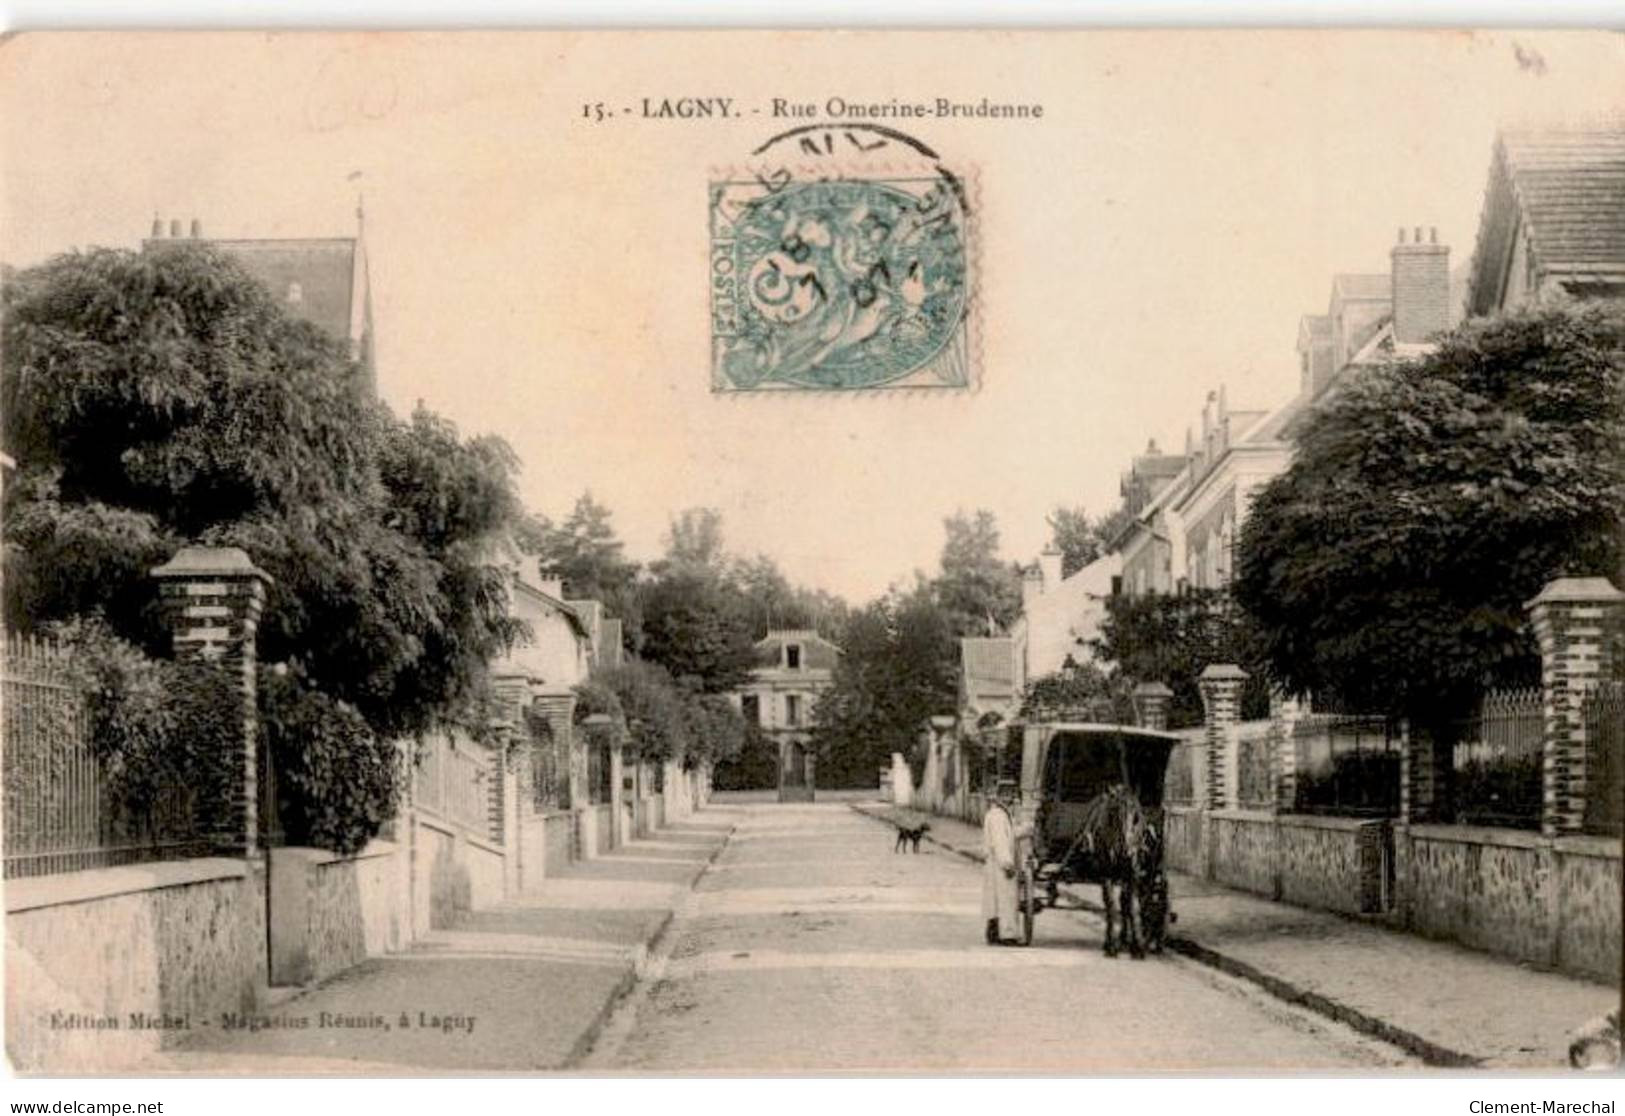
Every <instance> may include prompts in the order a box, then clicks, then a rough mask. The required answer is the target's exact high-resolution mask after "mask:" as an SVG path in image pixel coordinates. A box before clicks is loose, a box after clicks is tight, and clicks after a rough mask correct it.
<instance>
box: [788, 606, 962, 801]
mask: <svg viewBox="0 0 1625 1116" xmlns="http://www.w3.org/2000/svg"><path fill="white" fill-rule="evenodd" d="M957 646H958V643H957V640H956V638H955V635H954V632H953V628H952V625H951V623H950V620H949V617H948V616H947V614H946V613H944V612H943V610H942V609H941V608H940V607H939V606H938V605H937V604H936V602H935V601H934V599H933V594H932V592H931V587H930V585H929V584H928V583H921V584H920V585H917V586H916V587H915V588H914V590H913V591H911V592H908V593H896V592H894V593H892V594H891V595H889V596H888V597H886V598H884V599H882V600H879V601H876V602H874V603H873V604H871V605H869V606H868V607H866V608H864V609H861V610H859V611H858V612H856V613H855V614H854V615H853V616H852V618H851V620H850V621H849V622H848V624H847V626H846V633H845V639H844V641H843V644H842V654H841V658H840V662H839V663H838V665H837V666H836V669H835V679H834V685H833V687H832V688H831V689H830V690H829V691H828V692H826V693H825V694H824V696H823V697H822V698H820V699H819V702H818V705H817V707H816V709H815V711H814V725H815V728H814V741H815V743H816V744H817V746H818V749H819V755H820V768H819V771H820V775H819V778H820V779H821V780H823V781H828V782H830V783H832V784H835V785H841V784H847V785H854V786H872V785H873V784H874V779H875V772H876V771H877V770H878V769H879V767H880V766H881V765H883V764H885V763H887V762H888V761H889V759H890V757H891V754H892V753H893V752H901V753H903V754H904V755H908V754H910V753H911V752H912V751H913V749H914V745H915V743H916V742H917V740H918V738H919V733H920V728H921V726H922V725H924V724H925V722H926V719H927V718H929V717H932V716H934V715H936V714H939V713H952V712H953V711H954V708H955V704H956V678H955V674H954V664H955V661H956V651H957Z"/></svg>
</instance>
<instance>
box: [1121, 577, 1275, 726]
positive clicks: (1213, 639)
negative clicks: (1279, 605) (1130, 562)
mask: <svg viewBox="0 0 1625 1116" xmlns="http://www.w3.org/2000/svg"><path fill="white" fill-rule="evenodd" d="M1244 625H1245V619H1244V618H1243V617H1242V615H1241V614H1240V612H1239V610H1238V609H1237V608H1236V607H1235V603H1234V601H1233V600H1232V599H1231V597H1230V594H1229V593H1227V592H1225V591H1224V590H1219V589H1195V590H1190V591H1187V592H1184V593H1179V594H1176V595H1168V594H1150V595H1147V596H1138V597H1129V596H1117V597H1109V598H1107V601H1106V617H1105V619H1104V620H1103V621H1101V625H1100V636H1099V637H1098V638H1097V639H1096V640H1095V641H1094V644H1093V646H1094V649H1095V652H1096V653H1097V654H1098V655H1099V656H1100V658H1101V659H1102V660H1103V661H1105V662H1107V663H1110V664H1112V665H1113V666H1114V667H1115V668H1116V674H1117V675H1118V676H1120V677H1122V678H1123V679H1125V680H1128V681H1133V682H1161V683H1163V684H1164V685H1166V686H1167V687H1168V688H1169V689H1171V690H1172V691H1173V697H1172V698H1170V699H1169V704H1168V724H1169V726H1170V727H1172V728H1183V727H1186V726H1188V725H1197V724H1201V723H1202V717H1203V713H1204V710H1203V706H1202V691H1201V687H1200V685H1199V684H1198V682H1197V679H1198V677H1199V676H1200V675H1201V673H1202V671H1203V670H1205V669H1206V668H1207V667H1209V666H1211V665H1213V664H1215V663H1236V664H1238V665H1240V666H1242V667H1244V668H1246V669H1247V670H1248V680H1247V683H1246V685H1245V687H1244V688H1243V690H1242V701H1241V715H1242V717H1243V718H1244V719H1247V720H1252V719H1254V718H1258V717H1263V716H1265V715H1266V714H1267V713H1268V709H1269V687H1268V682H1267V679H1266V678H1265V677H1264V674H1263V672H1262V671H1261V670H1259V669H1258V667H1257V664H1256V663H1255V662H1254V661H1253V660H1252V659H1251V658H1250V657H1249V649H1250V643H1249V641H1248V638H1247V636H1246V630H1245V627H1244Z"/></svg>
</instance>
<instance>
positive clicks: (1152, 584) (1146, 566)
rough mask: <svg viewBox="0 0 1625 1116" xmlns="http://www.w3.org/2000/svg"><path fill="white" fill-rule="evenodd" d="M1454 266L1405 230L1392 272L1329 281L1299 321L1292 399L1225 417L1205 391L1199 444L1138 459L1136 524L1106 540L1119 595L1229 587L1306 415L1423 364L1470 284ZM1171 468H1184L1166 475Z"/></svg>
mask: <svg viewBox="0 0 1625 1116" xmlns="http://www.w3.org/2000/svg"><path fill="white" fill-rule="evenodd" d="M1449 261H1450V249H1449V247H1448V246H1446V245H1442V244H1439V243H1438V237H1437V234H1436V233H1434V232H1433V230H1423V229H1421V228H1417V229H1415V230H1414V231H1412V230H1406V229H1401V230H1400V232H1399V237H1398V241H1397V243H1396V244H1395V245H1394V246H1393V247H1392V248H1391V249H1390V251H1389V272H1388V274H1386V275H1382V274H1377V273H1352V272H1351V273H1345V274H1339V275H1336V276H1333V278H1332V286H1331V292H1330V295H1329V296H1328V298H1327V305H1326V311H1325V313H1321V314H1306V315H1304V316H1303V317H1302V318H1300V319H1299V322H1298V335H1297V346H1296V347H1297V354H1298V367H1299V389H1298V392H1297V394H1296V395H1295V396H1294V397H1293V398H1292V399H1290V400H1288V401H1287V402H1286V403H1285V404H1284V405H1282V406H1280V407H1278V408H1276V409H1275V410H1274V411H1270V412H1264V411H1241V410H1232V409H1231V408H1230V406H1229V401H1228V398H1227V393H1226V391H1225V389H1224V388H1223V387H1220V388H1219V389H1217V390H1216V391H1211V392H1209V393H1208V397H1207V402H1206V404H1205V405H1204V406H1203V409H1202V424H1201V435H1200V437H1199V438H1198V437H1196V436H1194V435H1193V434H1190V433H1188V434H1187V435H1186V446H1185V453H1184V455H1182V457H1179V458H1165V459H1163V460H1161V461H1158V460H1157V459H1155V458H1152V457H1151V455H1150V453H1149V451H1148V453H1147V454H1146V455H1143V456H1141V457H1137V458H1135V461H1134V464H1133V465H1132V466H1131V468H1130V470H1129V471H1128V472H1127V473H1125V474H1124V480H1123V485H1122V489H1123V493H1124V500H1125V503H1126V504H1127V506H1129V507H1130V508H1131V509H1132V510H1134V511H1135V512H1136V515H1135V518H1134V520H1133V521H1132V522H1131V523H1130V524H1129V525H1128V526H1127V527H1126V528H1125V529H1124V530H1123V532H1122V534H1121V535H1120V536H1119V537H1118V539H1117V540H1115V542H1114V543H1113V550H1114V552H1115V553H1116V554H1118V555H1119V556H1120V558H1121V561H1122V574H1121V582H1120V585H1121V590H1122V592H1124V593H1127V594H1130V595H1133V596H1143V595H1145V594H1147V593H1170V592H1179V591H1181V590H1183V589H1185V588H1191V589H1222V588H1224V587H1225V586H1227V585H1229V584H1230V581H1231V579H1232V578H1233V577H1234V576H1235V548H1236V540H1237V539H1238V538H1239V537H1240V535H1241V528H1242V524H1243V523H1245V522H1246V517H1247V514H1248V511H1249V510H1250V508H1251V506H1252V501H1253V497H1254V496H1255V495H1256V494H1257V492H1258V490H1259V489H1260V488H1262V487H1263V486H1264V485H1265V484H1267V483H1268V482H1269V481H1270V480H1271V478H1273V477H1275V476H1276V475H1278V474H1279V473H1281V472H1282V471H1284V470H1285V469H1286V467H1287V466H1288V465H1289V464H1291V461H1292V449H1293V437H1294V435H1295V433H1296V431H1297V429H1298V427H1299V425H1300V424H1301V423H1302V421H1303V420H1304V418H1305V417H1306V416H1307V415H1308V414H1310V413H1311V411H1312V409H1313V408H1314V407H1317V406H1321V405H1323V404H1324V403H1325V401H1326V400H1328V399H1331V398H1333V397H1334V396H1335V395H1336V393H1337V392H1338V390H1339V388H1340V386H1341V385H1343V384H1346V383H1348V382H1349V380H1350V378H1351V377H1353V376H1355V375H1358V374H1359V371H1360V370H1361V369H1364V368H1370V367H1374V366H1377V365H1380V364H1384V363H1387V362H1390V361H1393V360H1402V359H1406V358H1409V357H1415V356H1419V355H1422V354H1424V353H1426V352H1427V351H1428V350H1429V349H1430V348H1431V344H1432V342H1431V339H1432V338H1433V337H1434V336H1435V335H1436V334H1438V333H1441V332H1443V331H1445V330H1447V329H1450V328H1451V327H1453V326H1454V325H1456V324H1457V322H1459V321H1460V317H1461V309H1462V294H1463V291H1464V289H1465V277H1464V276H1459V275H1458V276H1452V274H1451V272H1450V266H1449ZM1174 461H1178V462H1180V465H1179V468H1178V470H1177V472H1174V473H1173V475H1171V476H1169V475H1168V473H1169V472H1171V471H1172V470H1171V469H1170V465H1171V463H1172V462H1174ZM1153 470H1154V471H1153ZM1153 482H1154V483H1153ZM1131 497H1132V502H1131Z"/></svg>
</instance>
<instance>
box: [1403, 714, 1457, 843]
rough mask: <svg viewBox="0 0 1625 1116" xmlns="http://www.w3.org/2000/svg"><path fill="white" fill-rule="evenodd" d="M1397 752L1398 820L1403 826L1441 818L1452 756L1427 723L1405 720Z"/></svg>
mask: <svg viewBox="0 0 1625 1116" xmlns="http://www.w3.org/2000/svg"><path fill="white" fill-rule="evenodd" d="M1402 736H1403V739H1402V740H1401V742H1400V752H1399V758H1400V763H1399V820H1400V821H1401V822H1403V823H1405V824H1406V825H1410V824H1413V823H1418V824H1419V823H1422V822H1431V821H1439V820H1441V818H1440V815H1441V813H1442V812H1443V809H1442V808H1443V807H1444V806H1445V802H1444V797H1445V788H1446V787H1447V786H1448V785H1449V780H1450V767H1451V764H1452V762H1453V761H1452V759H1451V756H1450V751H1449V749H1447V748H1441V747H1439V744H1438V741H1436V740H1435V739H1434V736H1433V733H1432V731H1430V730H1429V728H1428V727H1427V726H1426V725H1422V724H1412V723H1407V724H1406V725H1405V727H1404V730H1403V734H1402Z"/></svg>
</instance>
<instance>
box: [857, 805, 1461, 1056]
mask: <svg viewBox="0 0 1625 1116" xmlns="http://www.w3.org/2000/svg"><path fill="white" fill-rule="evenodd" d="M850 805H851V807H852V810H853V811H854V812H855V813H859V814H862V815H863V816H864V817H866V818H871V819H873V820H874V821H877V822H881V823H882V824H885V825H892V824H894V823H893V822H892V821H891V819H890V818H887V817H885V816H884V815H882V814H880V813H877V812H875V811H873V810H868V809H864V808H863V807H862V806H860V805H858V804H857V803H851V804H850ZM920 812H922V813H923V811H920ZM925 839H926V840H927V841H929V842H931V844H933V845H936V846H938V847H939V848H942V849H946V850H947V851H949V852H952V853H956V854H957V855H959V856H962V857H964V858H965V859H966V860H969V861H972V862H973V863H976V864H982V863H984V862H985V861H986V859H987V858H986V857H984V856H981V855H979V854H978V853H975V852H972V851H970V850H968V849H962V848H959V847H958V846H956V845H950V844H948V843H947V842H945V841H939V840H936V839H935V838H933V837H932V836H931V834H929V833H927V834H926V835H925ZM1079 901H1080V902H1081V903H1082V905H1083V906H1084V907H1085V908H1086V909H1087V910H1090V911H1093V912H1095V913H1096V914H1098V913H1100V910H1101V908H1100V905H1099V904H1097V903H1092V902H1090V901H1089V900H1087V899H1083V898H1081V897H1079ZM1167 945H1168V949H1170V950H1171V951H1173V952H1174V953H1177V954H1179V955H1180V956H1181V957H1186V958H1189V959H1190V960H1192V961H1195V962H1197V963H1198V964H1201V965H1206V966H1207V967H1208V968H1210V969H1217V970H1218V971H1219V972H1222V973H1225V974H1227V975H1229V976H1233V977H1236V978H1238V979H1240V980H1245V981H1247V982H1248V983H1250V984H1254V985H1257V986H1258V987H1259V988H1261V989H1263V990H1264V991H1265V992H1268V993H1269V994H1270V995H1271V996H1274V997H1275V998H1276V999H1278V1000H1282V1001H1284V1002H1286V1003H1289V1004H1293V1005H1294V1006H1296V1007H1301V1008H1305V1009H1307V1010H1309V1011H1312V1012H1314V1013H1315V1014H1317V1015H1321V1016H1324V1017H1325V1018H1327V1019H1330V1020H1333V1021H1334V1022H1337V1023H1341V1024H1343V1025H1344V1026H1346V1027H1349V1028H1352V1029H1353V1030H1356V1031H1358V1032H1360V1033H1361V1034H1363V1035H1367V1036H1369V1037H1371V1038H1375V1039H1380V1040H1381V1041H1383V1042H1386V1043H1388V1044H1390V1045H1392V1046H1397V1047H1399V1048H1400V1049H1401V1050H1403V1051H1405V1052H1406V1053H1407V1054H1411V1055H1413V1056H1414V1057H1416V1058H1419V1059H1421V1060H1422V1062H1423V1063H1424V1064H1425V1065H1428V1066H1433V1067H1438V1068H1446V1069H1465V1068H1470V1067H1474V1066H1479V1065H1481V1064H1482V1063H1483V1059H1482V1058H1478V1057H1474V1056H1473V1055H1471V1054H1463V1053H1462V1052H1461V1051H1459V1050H1452V1049H1450V1048H1449V1047H1447V1046H1441V1045H1439V1044H1438V1043H1436V1042H1433V1041H1432V1040H1431V1039H1426V1038H1423V1037H1422V1036H1421V1035H1419V1034H1416V1033H1415V1032H1414V1031H1407V1030H1405V1029H1404V1028H1403V1027H1396V1026H1394V1025H1393V1024H1392V1023H1389V1022H1387V1021H1386V1020H1382V1019H1378V1018H1377V1017H1376V1016H1374V1015H1370V1014H1368V1013H1366V1012H1363V1011H1360V1010H1359V1009H1358V1008H1352V1007H1349V1006H1348V1005H1347V1004H1345V1003H1341V1002H1339V1001H1337V1000H1334V999H1332V998H1330V997H1329V996H1323V995H1321V994H1320V993H1318V992H1310V991H1308V990H1306V989H1303V988H1300V987H1298V986H1297V985H1295V984H1293V983H1292V982H1291V981H1288V980H1284V979H1282V978H1281V977H1278V976H1274V975H1272V974H1270V973H1267V972H1265V971H1264V970H1262V969H1260V968H1258V967H1256V966H1254V965H1250V964H1248V963H1247V962H1245V961H1242V960H1239V959H1238V958H1235V957H1229V956H1226V955H1225V954H1223V953H1220V952H1219V951H1218V950H1215V949H1210V948H1208V947H1207V946H1205V945H1202V944H1201V943H1200V942H1197V941H1196V940H1195V939H1193V938H1190V937H1188V936H1187V935H1185V934H1181V933H1174V934H1169V935H1168V941H1167Z"/></svg>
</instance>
